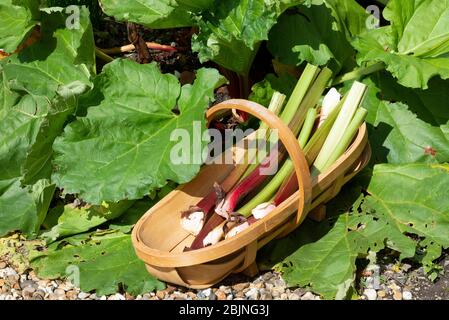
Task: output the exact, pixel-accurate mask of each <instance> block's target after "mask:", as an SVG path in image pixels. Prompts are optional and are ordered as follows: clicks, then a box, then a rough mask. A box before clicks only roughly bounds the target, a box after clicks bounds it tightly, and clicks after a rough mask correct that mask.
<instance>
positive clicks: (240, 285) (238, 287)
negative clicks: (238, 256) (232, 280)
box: [232, 282, 249, 291]
mask: <svg viewBox="0 0 449 320" xmlns="http://www.w3.org/2000/svg"><path fill="white" fill-rule="evenodd" d="M248 287H249V283H247V282H243V283H238V284H235V285H233V286H232V289H234V290H235V291H243V290H244V289H246V288H248Z"/></svg>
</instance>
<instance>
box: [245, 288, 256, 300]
mask: <svg viewBox="0 0 449 320" xmlns="http://www.w3.org/2000/svg"><path fill="white" fill-rule="evenodd" d="M245 297H247V298H248V299H249V300H257V299H258V298H259V291H258V290H257V288H252V289H250V290H248V291H247V292H246V293H245Z"/></svg>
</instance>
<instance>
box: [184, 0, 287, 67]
mask: <svg viewBox="0 0 449 320" xmlns="http://www.w3.org/2000/svg"><path fill="white" fill-rule="evenodd" d="M279 10H280V9H279V7H278V6H277V5H275V4H273V3H271V2H270V1H269V0H228V1H217V2H216V4H215V8H214V10H210V11H206V12H204V13H203V16H202V19H201V20H200V21H199V27H200V33H199V34H198V35H195V36H194V37H193V39H192V41H193V42H192V49H193V50H194V51H196V52H198V54H199V58H200V61H201V62H204V61H207V60H213V61H214V62H216V63H218V64H219V65H221V66H223V67H225V68H227V69H230V70H232V71H235V72H237V73H240V74H247V73H248V71H249V68H250V67H251V63H252V61H253V59H254V56H255V54H256V52H257V49H258V47H259V44H260V42H261V41H262V40H266V39H268V32H269V31H270V29H271V27H272V26H273V25H274V24H275V23H276V18H277V16H278V14H279Z"/></svg>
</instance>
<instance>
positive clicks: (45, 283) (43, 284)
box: [37, 280, 50, 288]
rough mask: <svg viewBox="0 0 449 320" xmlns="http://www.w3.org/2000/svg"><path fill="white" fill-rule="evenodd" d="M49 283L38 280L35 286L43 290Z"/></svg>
mask: <svg viewBox="0 0 449 320" xmlns="http://www.w3.org/2000/svg"><path fill="white" fill-rule="evenodd" d="M49 282H50V281H48V280H39V281H38V282H37V285H38V286H39V287H41V288H45V287H46V286H47V285H48V283H49Z"/></svg>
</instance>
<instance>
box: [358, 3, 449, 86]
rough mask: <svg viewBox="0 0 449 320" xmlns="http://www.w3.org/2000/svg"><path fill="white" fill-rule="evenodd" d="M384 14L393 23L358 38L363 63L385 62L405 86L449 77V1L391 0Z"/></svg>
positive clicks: (359, 55)
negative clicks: (437, 77)
mask: <svg viewBox="0 0 449 320" xmlns="http://www.w3.org/2000/svg"><path fill="white" fill-rule="evenodd" d="M384 17H385V18H386V19H387V20H388V21H390V23H391V25H390V26H387V27H383V28H379V29H374V30H370V31H368V32H366V33H363V34H361V35H360V36H359V37H358V38H357V39H356V40H354V42H353V45H354V46H355V48H356V49H357V50H358V51H359V53H358V56H357V60H358V62H359V63H360V64H365V63H373V62H378V61H382V62H384V63H385V65H386V69H387V70H388V71H389V72H391V74H393V76H394V77H395V78H397V79H398V82H399V83H400V84H401V85H403V86H406V87H411V88H423V89H427V88H428V85H427V84H428V81H429V79H431V78H432V77H434V76H436V75H439V76H440V77H441V78H442V79H448V78H449V58H448V53H449V45H448V43H449V32H448V31H447V30H448V27H449V19H448V18H449V3H448V2H447V1H440V0H429V1H422V0H405V1H403V0H391V1H389V2H388V5H387V7H386V8H385V10H384ZM423 21H425V23H423Z"/></svg>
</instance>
